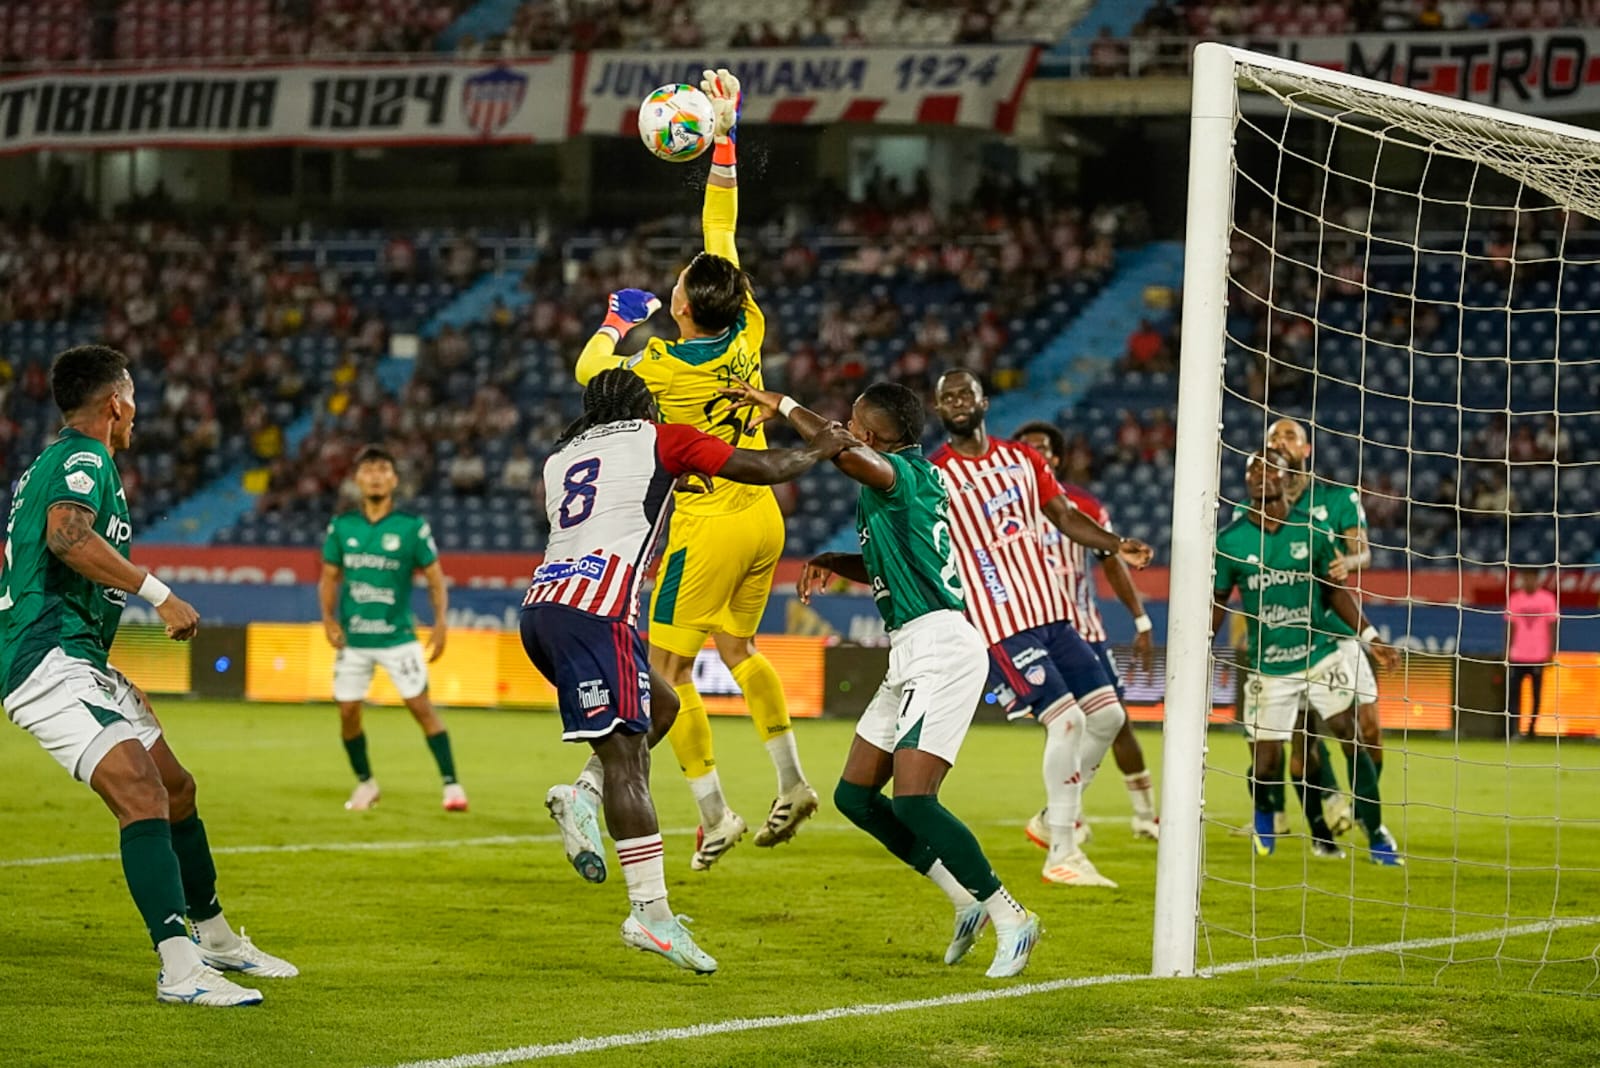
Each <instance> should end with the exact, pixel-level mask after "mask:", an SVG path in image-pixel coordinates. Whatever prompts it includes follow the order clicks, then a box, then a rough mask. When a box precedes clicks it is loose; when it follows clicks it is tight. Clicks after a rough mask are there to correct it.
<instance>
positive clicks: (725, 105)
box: [700, 67, 744, 167]
mask: <svg viewBox="0 0 1600 1068" xmlns="http://www.w3.org/2000/svg"><path fill="white" fill-rule="evenodd" d="M702 74H703V76H702V77H701V79H700V89H701V91H702V92H704V93H705V94H706V96H708V97H709V98H710V99H711V109H712V111H713V112H714V113H715V114H716V117H717V124H716V129H715V133H716V147H715V148H713V149H712V153H711V162H713V163H716V164H719V165H721V166H725V167H727V166H732V165H733V163H734V145H735V144H736V143H737V142H738V140H739V111H740V109H741V108H742V107H743V106H744V94H743V92H741V90H740V88H739V79H738V78H737V77H736V76H735V75H734V74H733V72H732V71H730V70H728V69H727V68H726V67H719V68H718V69H716V70H707V71H704V72H702Z"/></svg>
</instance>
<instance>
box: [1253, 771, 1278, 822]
mask: <svg viewBox="0 0 1600 1068" xmlns="http://www.w3.org/2000/svg"><path fill="white" fill-rule="evenodd" d="M1256 811H1257V812H1271V813H1274V814H1276V813H1279V812H1282V811H1283V780H1281V779H1279V780H1278V781H1276V782H1267V781H1265V780H1257V782H1256Z"/></svg>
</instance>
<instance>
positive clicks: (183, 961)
mask: <svg viewBox="0 0 1600 1068" xmlns="http://www.w3.org/2000/svg"><path fill="white" fill-rule="evenodd" d="M156 952H157V953H159V954H160V955H161V970H162V971H163V972H164V973H166V977H167V980H168V981H169V982H170V981H172V980H174V979H181V978H182V977H183V976H185V975H188V974H189V973H190V972H192V971H194V970H195V968H197V967H199V966H200V965H201V964H202V963H203V962H202V961H201V960H200V947H199V946H197V945H195V944H194V943H193V942H191V941H189V940H188V939H187V938H183V937H181V936H174V937H172V938H163V939H162V940H161V941H160V942H159V943H157V944H156Z"/></svg>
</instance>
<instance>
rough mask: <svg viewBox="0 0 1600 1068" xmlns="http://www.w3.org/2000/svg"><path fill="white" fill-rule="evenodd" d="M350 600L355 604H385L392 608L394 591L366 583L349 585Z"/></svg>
mask: <svg viewBox="0 0 1600 1068" xmlns="http://www.w3.org/2000/svg"><path fill="white" fill-rule="evenodd" d="M350 599H351V600H352V601H354V602H355V603H356V604H386V605H390V606H393V605H394V602H395V591H394V590H392V589H388V588H386V587H383V586H374V585H372V584H371V583H367V582H352V583H350Z"/></svg>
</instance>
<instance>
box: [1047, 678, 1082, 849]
mask: <svg viewBox="0 0 1600 1068" xmlns="http://www.w3.org/2000/svg"><path fill="white" fill-rule="evenodd" d="M1040 722H1042V723H1043V724H1044V796H1045V806H1044V813H1045V817H1044V818H1045V823H1046V824H1048V825H1049V827H1050V860H1051V861H1052V862H1055V861H1056V860H1057V859H1058V858H1060V857H1068V856H1071V855H1072V854H1074V853H1076V852H1077V851H1078V843H1077V837H1076V835H1077V826H1078V820H1079V819H1080V818H1081V816H1082V814H1083V778H1082V775H1081V774H1080V772H1079V761H1080V759H1081V756H1082V749H1083V743H1084V734H1085V730H1084V717H1083V709H1081V708H1079V707H1078V703H1077V702H1076V701H1074V700H1072V699H1071V698H1068V699H1067V700H1066V701H1064V702H1062V703H1060V704H1057V705H1055V706H1054V707H1053V708H1051V709H1050V710H1048V711H1046V712H1045V714H1044V715H1043V716H1041V717H1040Z"/></svg>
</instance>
